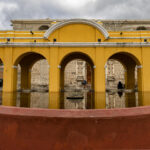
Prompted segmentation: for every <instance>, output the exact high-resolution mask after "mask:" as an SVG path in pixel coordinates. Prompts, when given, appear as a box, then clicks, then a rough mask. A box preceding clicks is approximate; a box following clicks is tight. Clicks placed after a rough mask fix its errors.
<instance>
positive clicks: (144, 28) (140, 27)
mask: <svg viewBox="0 0 150 150" xmlns="http://www.w3.org/2000/svg"><path fill="white" fill-rule="evenodd" d="M136 30H147V28H146V27H144V26H139V27H137V28H136Z"/></svg>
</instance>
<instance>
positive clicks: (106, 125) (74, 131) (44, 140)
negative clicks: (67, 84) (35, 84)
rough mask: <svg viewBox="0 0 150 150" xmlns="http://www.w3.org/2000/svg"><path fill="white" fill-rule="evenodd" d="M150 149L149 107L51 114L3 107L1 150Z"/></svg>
mask: <svg viewBox="0 0 150 150" xmlns="http://www.w3.org/2000/svg"><path fill="white" fill-rule="evenodd" d="M146 148H147V149H150V107H149V106H146V107H136V108H125V109H110V110H106V109H105V110H104V109H103V110H49V109H35V108H34V109H30V108H17V107H4V106H0V150H9V149H10V150H30V149H31V150H99V149H146Z"/></svg>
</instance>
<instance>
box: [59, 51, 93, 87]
mask: <svg viewBox="0 0 150 150" xmlns="http://www.w3.org/2000/svg"><path fill="white" fill-rule="evenodd" d="M75 59H81V60H83V61H85V62H87V63H88V64H89V65H90V68H91V72H92V74H91V80H92V89H94V62H93V60H92V59H91V58H90V56H88V55H87V54H86V53H83V52H72V53H69V54H67V55H65V56H64V57H63V59H62V60H61V62H60V67H61V71H60V87H61V89H63V88H64V70H65V67H66V65H67V64H68V63H69V62H70V61H72V60H75Z"/></svg>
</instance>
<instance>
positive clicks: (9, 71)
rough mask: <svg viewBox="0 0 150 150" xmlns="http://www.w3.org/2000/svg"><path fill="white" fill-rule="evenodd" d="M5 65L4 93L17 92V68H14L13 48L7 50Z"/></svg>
mask: <svg viewBox="0 0 150 150" xmlns="http://www.w3.org/2000/svg"><path fill="white" fill-rule="evenodd" d="M4 59H5V64H4V72H3V80H4V83H3V91H4V92H12V91H15V90H16V85H17V80H16V79H17V67H16V66H13V63H12V62H13V60H12V59H13V48H11V47H6V48H5V57H4Z"/></svg>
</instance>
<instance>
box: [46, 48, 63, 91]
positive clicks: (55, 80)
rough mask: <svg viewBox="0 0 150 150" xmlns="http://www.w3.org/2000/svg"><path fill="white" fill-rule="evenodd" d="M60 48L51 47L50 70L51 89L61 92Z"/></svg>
mask: <svg viewBox="0 0 150 150" xmlns="http://www.w3.org/2000/svg"><path fill="white" fill-rule="evenodd" d="M58 56H59V55H58V48H50V71H49V91H50V92H59V90H60V83H59V81H60V77H59V76H60V69H61V66H58V65H59V64H58Z"/></svg>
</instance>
